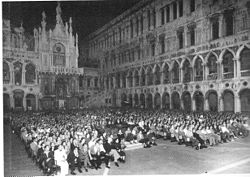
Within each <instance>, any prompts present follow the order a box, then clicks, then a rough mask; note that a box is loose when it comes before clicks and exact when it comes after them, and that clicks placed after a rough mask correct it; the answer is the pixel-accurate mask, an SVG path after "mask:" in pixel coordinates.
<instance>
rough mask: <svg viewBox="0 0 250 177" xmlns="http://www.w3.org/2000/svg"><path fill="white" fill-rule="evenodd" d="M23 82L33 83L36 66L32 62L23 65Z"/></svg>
mask: <svg viewBox="0 0 250 177" xmlns="http://www.w3.org/2000/svg"><path fill="white" fill-rule="evenodd" d="M25 70H26V72H25V82H26V83H27V84H33V83H35V79H36V67H35V66H34V65H33V64H31V63H30V64H27V65H26V67H25Z"/></svg>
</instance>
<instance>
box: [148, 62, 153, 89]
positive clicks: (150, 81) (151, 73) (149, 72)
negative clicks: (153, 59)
mask: <svg viewBox="0 0 250 177" xmlns="http://www.w3.org/2000/svg"><path fill="white" fill-rule="evenodd" d="M147 85H153V71H152V69H151V67H150V66H149V67H148V70H147Z"/></svg>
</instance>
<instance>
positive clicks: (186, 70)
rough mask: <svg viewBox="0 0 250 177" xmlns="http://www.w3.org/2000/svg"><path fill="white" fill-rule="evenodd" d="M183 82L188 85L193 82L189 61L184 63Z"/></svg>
mask: <svg viewBox="0 0 250 177" xmlns="http://www.w3.org/2000/svg"><path fill="white" fill-rule="evenodd" d="M182 70H183V82H184V83H187V82H190V81H191V74H192V68H191V65H190V63H189V61H188V60H185V61H184V63H183V68H182Z"/></svg>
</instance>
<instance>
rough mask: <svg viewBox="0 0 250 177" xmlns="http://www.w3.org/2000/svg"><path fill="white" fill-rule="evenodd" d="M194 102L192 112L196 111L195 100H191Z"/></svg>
mask: <svg viewBox="0 0 250 177" xmlns="http://www.w3.org/2000/svg"><path fill="white" fill-rule="evenodd" d="M191 101H192V111H196V104H195V99H193V98H191Z"/></svg>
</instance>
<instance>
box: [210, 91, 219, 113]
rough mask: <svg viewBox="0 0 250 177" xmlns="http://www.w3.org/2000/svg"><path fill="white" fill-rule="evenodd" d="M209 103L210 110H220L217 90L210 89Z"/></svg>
mask: <svg viewBox="0 0 250 177" xmlns="http://www.w3.org/2000/svg"><path fill="white" fill-rule="evenodd" d="M208 105H209V110H210V111H213V112H217V111H218V95H217V93H216V91H210V92H209V93H208Z"/></svg>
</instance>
